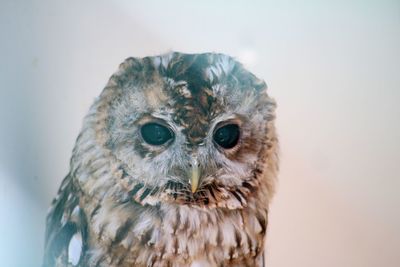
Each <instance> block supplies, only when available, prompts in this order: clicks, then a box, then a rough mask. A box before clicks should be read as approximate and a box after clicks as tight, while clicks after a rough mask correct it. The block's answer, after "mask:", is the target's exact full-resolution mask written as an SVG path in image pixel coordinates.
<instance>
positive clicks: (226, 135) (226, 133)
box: [213, 123, 241, 149]
mask: <svg viewBox="0 0 400 267" xmlns="http://www.w3.org/2000/svg"><path fill="white" fill-rule="evenodd" d="M240 136H241V133H240V127H239V125H237V124H236V123H228V124H224V125H222V126H220V127H218V128H217V129H216V130H214V133H213V141H214V143H216V144H217V145H218V146H220V147H222V148H223V149H232V148H234V147H235V146H237V144H238V143H239V140H240Z"/></svg>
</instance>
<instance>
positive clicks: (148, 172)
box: [43, 52, 278, 267]
mask: <svg viewBox="0 0 400 267" xmlns="http://www.w3.org/2000/svg"><path fill="white" fill-rule="evenodd" d="M266 90H267V89H266V84H265V82H264V81H263V80H261V79H258V78H257V77H256V76H255V75H253V74H252V73H250V72H249V71H247V70H246V69H245V68H244V67H243V65H241V64H240V63H239V62H237V61H236V60H235V59H233V58H232V57H229V56H227V55H224V54H217V53H203V54H184V53H178V52H170V53H167V54H163V55H160V56H154V57H144V58H128V59H126V60H125V61H124V62H123V63H122V64H121V65H120V67H119V69H118V70H117V72H116V73H115V74H113V75H112V76H111V78H110V79H109V81H108V83H107V85H106V87H105V88H104V90H103V91H102V93H101V94H100V96H99V97H98V98H97V99H96V100H95V102H94V104H93V105H92V106H91V108H90V110H89V112H88V114H87V116H86V117H85V119H84V123H83V127H82V130H81V132H80V134H79V136H78V138H77V140H76V144H75V147H74V149H73V153H72V157H71V161H70V171H69V173H68V175H67V176H66V178H65V179H64V180H63V182H62V184H61V186H60V189H59V192H58V195H57V197H56V198H55V199H54V200H53V203H52V206H51V208H50V211H49V214H48V217H47V228H46V236H45V239H46V240H45V255H44V263H43V266H45V267H50V266H51V267H52V266H85V267H86V266H89V267H91V266H122V267H128V266H138V267H142V266H155V267H156V266H158V267H161V266H171V267H189V266H192V267H194V266H252V267H254V266H264V255H263V253H264V239H265V235H266V229H267V222H268V206H269V202H270V200H271V197H272V195H273V193H274V184H275V180H276V175H277V171H278V156H277V154H278V140H277V135H276V131H275V126H274V120H275V108H276V104H275V101H274V100H273V99H272V98H270V97H269V95H268V94H267V91H266Z"/></svg>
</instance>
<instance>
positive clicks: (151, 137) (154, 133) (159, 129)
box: [140, 122, 174, 146]
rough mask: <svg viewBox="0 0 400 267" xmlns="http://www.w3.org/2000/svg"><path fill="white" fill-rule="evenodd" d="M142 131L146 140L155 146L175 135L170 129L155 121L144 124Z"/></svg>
mask: <svg viewBox="0 0 400 267" xmlns="http://www.w3.org/2000/svg"><path fill="white" fill-rule="evenodd" d="M140 133H141V134H142V137H143V139H144V141H146V142H147V143H149V144H150V145H155V146H159V145H162V144H164V143H166V142H167V141H168V140H170V139H172V138H173V137H174V135H173V133H172V132H171V130H170V129H168V128H167V127H165V126H163V125H161V124H158V123H154V122H151V123H147V124H145V125H143V126H142V128H141V129H140Z"/></svg>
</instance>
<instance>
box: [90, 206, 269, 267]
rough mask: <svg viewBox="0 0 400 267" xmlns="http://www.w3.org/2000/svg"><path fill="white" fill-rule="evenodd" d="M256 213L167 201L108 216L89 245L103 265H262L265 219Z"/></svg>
mask: <svg viewBox="0 0 400 267" xmlns="http://www.w3.org/2000/svg"><path fill="white" fill-rule="evenodd" d="M253 213H254V212H252V211H251V210H236V211H219V210H211V211H210V210H199V209H195V208H190V207H186V206H184V207H172V206H163V207H161V209H160V210H159V211H158V212H155V211H154V210H153V209H151V210H148V211H146V210H144V211H143V212H142V213H141V214H139V215H138V216H137V217H136V218H135V219H136V220H134V221H132V220H128V221H127V222H125V223H122V222H121V223H120V224H118V226H117V225H116V224H117V223H116V222H113V221H110V222H109V223H108V224H106V225H105V226H104V227H103V229H102V233H101V234H102V237H101V238H96V239H93V238H91V242H90V243H91V244H90V247H91V249H92V251H93V252H94V253H92V254H93V255H98V257H99V255H100V254H102V256H101V261H102V262H104V266H221V265H222V266H258V263H257V261H260V259H261V254H262V250H263V239H264V233H265V232H264V231H265V225H261V223H260V221H259V220H258V219H257V215H256V214H253ZM119 215H121V214H119ZM122 221H123V220H122ZM91 232H92V235H96V233H95V232H96V231H94V229H93V230H92V231H91ZM103 253H104V254H103ZM92 261H93V260H92Z"/></svg>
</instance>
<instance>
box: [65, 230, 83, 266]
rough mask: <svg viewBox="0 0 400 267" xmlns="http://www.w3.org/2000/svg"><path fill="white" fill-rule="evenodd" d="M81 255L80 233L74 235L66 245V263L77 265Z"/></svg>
mask: <svg viewBox="0 0 400 267" xmlns="http://www.w3.org/2000/svg"><path fill="white" fill-rule="evenodd" d="M81 255H82V235H81V233H80V232H78V233H76V234H74V235H73V236H72V238H71V240H70V241H69V245H68V262H69V263H71V264H72V265H73V266H76V265H78V263H79V259H80V258H81Z"/></svg>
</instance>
